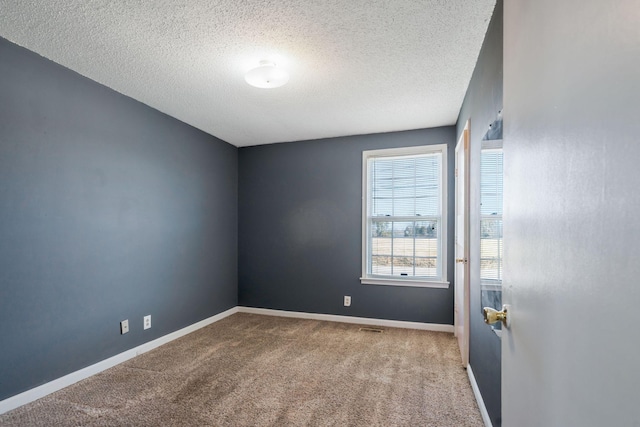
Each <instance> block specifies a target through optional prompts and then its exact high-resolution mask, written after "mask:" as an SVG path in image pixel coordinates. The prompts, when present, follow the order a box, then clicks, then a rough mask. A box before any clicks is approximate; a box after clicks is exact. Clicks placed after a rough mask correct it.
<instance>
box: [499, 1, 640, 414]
mask: <svg viewBox="0 0 640 427" xmlns="http://www.w3.org/2000/svg"><path fill="white" fill-rule="evenodd" d="M639 18H640V7H639V4H638V1H637V0H616V1H615V2H607V1H602V0H564V1H561V2H558V1H551V0H542V1H530V0H510V1H505V2H504V19H505V20H504V28H505V33H504V108H505V109H504V111H505V112H504V123H505V127H504V159H505V162H504V165H505V179H504V183H505V184H504V201H505V204H504V208H505V209H504V242H505V248H506V252H505V257H504V280H503V288H504V293H503V298H504V302H505V303H507V304H509V305H510V306H511V307H510V310H509V316H511V328H510V329H508V330H505V331H504V332H503V335H502V402H503V403H502V415H503V417H502V420H503V424H502V425H503V426H504V427H528V426H580V427H591V426H620V427H622V426H625V427H632V426H635V427H637V426H640V332H639V329H640V255H639V253H638V248H639V244H640V168H639V163H640V139H639V135H640V118H639V117H640V107H639V106H640V103H639V100H640V83H639V81H640V80H639V76H640V25H638V19H639Z"/></svg>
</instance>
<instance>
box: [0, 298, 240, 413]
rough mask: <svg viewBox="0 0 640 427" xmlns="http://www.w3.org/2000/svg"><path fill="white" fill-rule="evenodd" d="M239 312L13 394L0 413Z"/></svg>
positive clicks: (235, 309) (213, 318)
mask: <svg viewBox="0 0 640 427" xmlns="http://www.w3.org/2000/svg"><path fill="white" fill-rule="evenodd" d="M237 312H238V307H233V308H230V309H229V310H227V311H223V312H222V313H218V314H216V315H215V316H211V317H209V318H207V319H204V320H201V321H199V322H197V323H194V324H193V325H189V326H187V327H186V328H182V329H180V330H178V331H175V332H172V333H170V334H167V335H164V336H162V337H160V338H157V339H155V340H153V341H149V342H147V343H144V344H141V345H139V346H137V347H134V348H132V349H130V350H127V351H124V352H122V353H120V354H116V355H115V356H113V357H110V358H108V359H105V360H102V361H100V362H98V363H96V364H93V365H91V366H87V367H86V368H83V369H80V370H79V371H75V372H72V373H70V374H68V375H65V376H64V377H60V378H57V379H55V380H53V381H50V382H48V383H46V384H42V385H41V386H38V387H35V388H32V389H31V390H27V391H25V392H23V393H20V394H17V395H15V396H11V397H9V398H8V399H5V400H2V401H0V414H3V413H5V412H8V411H10V410H12V409H15V408H17V407H19V406H22V405H25V404H27V403H30V402H33V401H34V400H38V399H40V398H42V397H44V396H46V395H48V394H51V393H53V392H55V391H58V390H60V389H63V388H65V387H68V386H70V385H71V384H74V383H77V382H78V381H81V380H83V379H85V378H89V377H90V376H92V375H95V374H97V373H100V372H102V371H104V370H106V369H109V368H112V367H114V366H116V365H118V364H120V363H122V362H126V361H127V360H129V359H132V358H134V357H136V356H138V355H140V354H142V353H146V352H147V351H150V350H153V349H154V348H157V347H160V346H161V345H163V344H166V343H168V342H170V341H173V340H175V339H177V338H180V337H182V336H184V335H187V334H189V333H191V332H194V331H196V330H198V329H200V328H204V327H205V326H208V325H210V324H212V323H215V322H217V321H219V320H222V319H224V318H225V317H228V316H231V315H232V314H235V313H237Z"/></svg>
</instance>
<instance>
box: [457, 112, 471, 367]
mask: <svg viewBox="0 0 640 427" xmlns="http://www.w3.org/2000/svg"><path fill="white" fill-rule="evenodd" d="M468 165H469V122H468V121H467V124H466V126H465V128H464V131H463V132H462V135H461V136H460V140H459V141H458V144H457V145H456V172H455V176H456V226H455V229H456V231H455V255H456V264H455V265H456V267H455V277H454V283H455V288H454V293H455V303H454V330H455V335H456V337H457V338H458V345H459V346H460V355H461V357H462V365H463V366H464V367H467V365H468V364H469V167H468Z"/></svg>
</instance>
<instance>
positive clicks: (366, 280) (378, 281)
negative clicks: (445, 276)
mask: <svg viewBox="0 0 640 427" xmlns="http://www.w3.org/2000/svg"><path fill="white" fill-rule="evenodd" d="M360 283H361V284H363V285H383V286H408V287H412V288H438V289H449V282H439V281H427V280H410V279H406V280H404V279H384V278H378V277H361V278H360Z"/></svg>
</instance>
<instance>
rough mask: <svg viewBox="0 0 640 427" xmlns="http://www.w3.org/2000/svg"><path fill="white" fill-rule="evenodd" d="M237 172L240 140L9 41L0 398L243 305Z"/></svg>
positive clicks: (0, 133) (2, 48) (4, 94)
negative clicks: (125, 329) (125, 326)
mask: <svg viewBox="0 0 640 427" xmlns="http://www.w3.org/2000/svg"><path fill="white" fill-rule="evenodd" d="M237 178H238V150H237V149H236V148H235V147H233V146H231V145H229V144H227V143H225V142H223V141H220V140H219V139H216V138H215V137H212V136H210V135H208V134H205V133H203V132H201V131H199V130H196V129H194V128H193V127H190V126H188V125H186V124H184V123H182V122H180V121H178V120H176V119H173V118H171V117H169V116H166V115H164V114H162V113H160V112H158V111H156V110H154V109H152V108H149V107H147V106H146V105H144V104H141V103H139V102H137V101H134V100H132V99H130V98H128V97H125V96H123V95H121V94H119V93H116V92H115V91H113V90H110V89H108V88H106V87H104V86H102V85H100V84H98V83H96V82H93V81H91V80H89V79H87V78H85V77H82V76H80V75H78V74H76V73H75V72H72V71H70V70H68V69H66V68H64V67H61V66H59V65H57V64H55V63H53V62H51V61H49V60H47V59H44V58H42V57H40V56H38V55H37V54H35V53H33V52H30V51H28V50H26V49H23V48H21V47H19V46H16V45H15V44H12V43H10V42H8V41H7V40H4V39H0V400H2V399H5V398H7V397H10V396H12V395H15V394H18V393H20V392H23V391H25V390H27V389H30V388H32V387H35V386H38V385H40V384H43V383H46V382H48V381H51V380H53V379H56V378H59V377H61V376H63V375H65V374H68V373H70V372H73V371H76V370H78V369H81V368H83V367H86V366H88V365H91V364H94V363H96V362H98V361H101V360H103V359H106V358H108V357H110V356H113V355H115V354H118V353H121V352H123V351H126V350H127V349H130V348H133V347H135V346H137V345H140V344H142V343H144V342H147V341H150V340H152V339H155V338H158V337H160V336H163V335H166V334H168V333H170V332H172V331H175V330H178V329H180V328H182V327H185V326H188V325H191V324H193V323H195V322H197V321H199V320H202V319H204V318H207V317H209V316H212V315H215V314H217V313H220V312H222V311H224V310H226V309H228V308H230V307H234V306H236V305H237V295H238V293H237V182H238V181H237ZM147 314H150V315H151V316H152V328H151V329H149V330H146V331H143V329H142V318H143V316H144V315H147ZM123 319H129V322H130V323H129V324H130V329H131V331H130V332H129V333H128V334H126V335H120V330H119V322H120V321H121V320H123Z"/></svg>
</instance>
